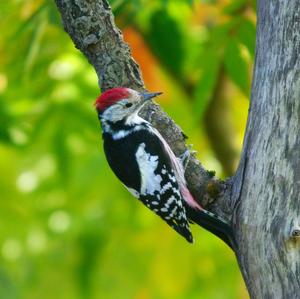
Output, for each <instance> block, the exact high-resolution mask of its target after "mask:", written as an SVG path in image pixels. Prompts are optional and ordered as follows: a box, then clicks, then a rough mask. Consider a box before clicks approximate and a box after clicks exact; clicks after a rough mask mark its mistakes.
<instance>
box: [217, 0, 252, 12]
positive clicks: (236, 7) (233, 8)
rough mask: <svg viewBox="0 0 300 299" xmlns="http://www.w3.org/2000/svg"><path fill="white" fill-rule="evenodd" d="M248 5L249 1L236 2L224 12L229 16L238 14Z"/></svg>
mask: <svg viewBox="0 0 300 299" xmlns="http://www.w3.org/2000/svg"><path fill="white" fill-rule="evenodd" d="M246 4H247V0H234V1H233V2H231V3H230V4H229V5H227V6H226V7H225V8H224V10H223V12H224V13H225V14H229V15H231V14H235V13H238V11H239V10H240V9H243V8H244V6H245V5H246Z"/></svg>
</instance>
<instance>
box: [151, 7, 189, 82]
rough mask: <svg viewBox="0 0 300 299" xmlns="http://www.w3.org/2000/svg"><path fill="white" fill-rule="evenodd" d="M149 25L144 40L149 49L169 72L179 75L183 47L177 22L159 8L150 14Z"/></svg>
mask: <svg viewBox="0 0 300 299" xmlns="http://www.w3.org/2000/svg"><path fill="white" fill-rule="evenodd" d="M150 26H151V27H150V30H149V32H148V33H147V35H146V40H147V42H148V43H149V45H150V47H151V50H152V51H153V53H154V54H155V55H156V57H157V58H158V59H159V61H160V63H161V64H162V65H164V66H165V67H166V69H167V70H168V71H169V72H171V73H172V74H175V75H176V76H179V77H180V75H181V71H182V65H183V62H184V61H183V60H184V47H183V36H182V33H181V32H180V29H179V27H178V24H177V23H176V21H175V20H174V19H173V18H172V17H171V16H169V15H168V13H167V11H166V10H159V11H157V12H155V13H154V14H153V15H152V17H151V20H150Z"/></svg>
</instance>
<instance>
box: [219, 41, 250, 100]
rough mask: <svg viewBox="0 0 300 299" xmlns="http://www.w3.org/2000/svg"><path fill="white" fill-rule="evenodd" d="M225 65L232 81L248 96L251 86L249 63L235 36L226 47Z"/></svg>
mask: <svg viewBox="0 0 300 299" xmlns="http://www.w3.org/2000/svg"><path fill="white" fill-rule="evenodd" d="M224 67H225V71H226V73H227V74H228V75H229V77H230V78H231V79H232V81H233V82H234V83H235V84H236V85H237V86H238V87H239V88H240V89H241V90H242V91H243V93H244V94H245V95H247V96H248V94H249V87H250V84H249V83H250V82H249V75H248V65H247V62H246V61H245V59H244V58H243V56H242V55H241V49H240V46H239V44H238V42H237V40H236V39H235V38H232V39H230V40H229V42H228V44H227V47H226V49H225V53H224Z"/></svg>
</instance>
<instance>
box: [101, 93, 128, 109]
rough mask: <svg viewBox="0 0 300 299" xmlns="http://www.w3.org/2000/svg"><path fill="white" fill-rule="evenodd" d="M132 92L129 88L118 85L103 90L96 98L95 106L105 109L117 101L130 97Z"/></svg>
mask: <svg viewBox="0 0 300 299" xmlns="http://www.w3.org/2000/svg"><path fill="white" fill-rule="evenodd" d="M129 95H130V92H129V90H128V89H127V88H124V87H116V88H112V89H109V90H107V91H105V92H103V93H102V94H101V95H100V96H99V97H98V98H97V100H96V102H95V107H96V109H97V110H98V111H104V110H105V109H106V108H108V107H110V106H111V105H113V104H115V103H116V102H118V101H120V100H123V99H126V98H128V97H129Z"/></svg>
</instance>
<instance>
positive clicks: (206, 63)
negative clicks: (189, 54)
mask: <svg viewBox="0 0 300 299" xmlns="http://www.w3.org/2000/svg"><path fill="white" fill-rule="evenodd" d="M201 65H202V67H201V72H202V75H201V78H200V80H199V81H198V83H197V85H196V89H195V94H194V98H195V99H196V101H195V106H194V113H195V116H196V119H197V120H199V119H201V118H202V116H203V114H204V112H205V110H206V107H207V105H208V103H209V101H210V99H211V97H212V94H213V92H214V89H215V86H216V83H217V80H218V74H219V69H220V58H219V55H218V52H217V51H214V50H210V51H205V53H203V59H202V62H201Z"/></svg>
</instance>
